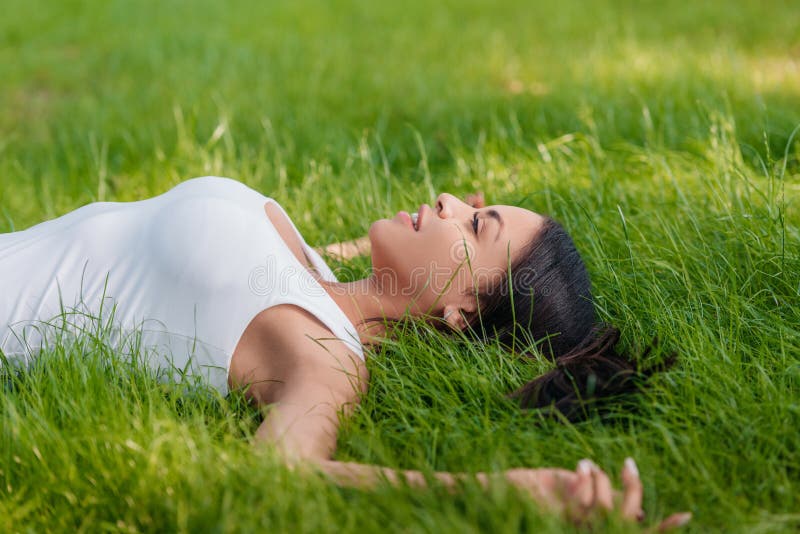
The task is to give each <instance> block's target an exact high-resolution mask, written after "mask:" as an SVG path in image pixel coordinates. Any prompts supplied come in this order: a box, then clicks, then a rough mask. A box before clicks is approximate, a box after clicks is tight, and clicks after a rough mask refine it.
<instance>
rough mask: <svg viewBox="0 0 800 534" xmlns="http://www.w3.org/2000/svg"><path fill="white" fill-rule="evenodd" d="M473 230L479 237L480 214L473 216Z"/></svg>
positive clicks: (476, 213)
mask: <svg viewBox="0 0 800 534" xmlns="http://www.w3.org/2000/svg"><path fill="white" fill-rule="evenodd" d="M472 229H473V230H474V231H475V235H478V212H477V211H476V212H475V213H473V214H472Z"/></svg>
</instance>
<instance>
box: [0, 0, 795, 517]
mask: <svg viewBox="0 0 800 534" xmlns="http://www.w3.org/2000/svg"><path fill="white" fill-rule="evenodd" d="M1 5H2V13H3V15H2V17H0V80H1V81H0V110H2V112H1V113H0V232H9V231H12V230H21V229H24V228H27V227H29V226H31V225H33V224H35V223H37V222H40V221H43V220H46V219H50V218H53V217H56V216H59V215H61V214H64V213H66V212H68V211H70V210H72V209H75V208H77V207H79V206H81V205H83V204H86V203H88V202H92V201H98V200H119V201H128V200H137V199H142V198H146V197H148V196H152V195H156V194H159V193H161V192H164V191H166V190H167V189H169V188H170V187H172V186H174V185H175V184H177V183H179V182H181V181H182V180H185V179H188V178H191V177H195V176H202V175H219V176H228V177H231V178H235V179H237V180H240V181H242V182H244V183H246V184H248V185H250V186H251V187H254V188H257V189H259V190H261V191H263V192H265V194H268V195H269V196H272V197H274V198H276V199H277V200H278V201H279V202H280V203H281V204H282V205H283V206H284V207H285V208H286V209H287V211H288V213H289V214H290V215H292V216H293V217H294V220H295V222H296V224H297V225H298V227H299V228H300V230H301V231H302V232H303V234H304V236H305V237H306V239H307V241H309V242H310V243H315V244H323V243H326V242H329V241H332V240H334V239H339V240H341V239H344V238H350V237H355V236H359V235H363V234H364V233H365V232H366V230H367V229H368V227H369V224H370V222H371V221H373V220H375V219H376V218H381V217H385V216H387V215H389V214H392V213H394V212H396V210H398V209H408V208H409V207H410V206H417V205H418V204H419V203H420V202H430V201H431V200H432V199H433V198H434V195H435V193H438V192H441V191H449V192H452V193H454V194H459V195H463V194H466V193H468V192H471V191H475V190H482V191H484V192H485V193H486V197H487V200H488V201H489V202H490V203H499V204H517V205H521V206H523V207H527V208H530V209H533V210H537V211H540V212H544V213H548V214H550V215H552V216H553V217H555V218H556V219H557V220H559V221H561V222H562V223H563V224H564V225H565V226H566V228H567V229H568V230H569V231H570V232H571V234H572V235H573V236H574V238H575V241H576V244H577V245H578V248H579V250H580V251H581V252H582V254H583V255H584V258H585V260H586V262H587V265H588V266H589V270H590V272H591V275H592V279H593V284H594V292H595V297H596V302H597V305H598V309H599V313H600V315H601V317H602V318H603V319H604V320H606V321H609V322H612V323H614V324H616V325H617V326H619V327H620V328H621V329H622V331H623V341H622V344H623V346H624V347H626V348H629V349H630V350H631V351H632V352H634V353H640V352H642V350H643V348H644V347H646V346H647V344H648V343H649V342H650V340H651V339H652V338H653V337H654V336H657V337H658V339H659V341H660V344H659V347H660V349H661V350H659V351H656V353H655V354H654V355H653V356H652V359H653V361H657V360H658V359H659V358H661V357H663V354H664V352H666V351H675V352H676V353H677V355H678V363H677V365H676V366H675V367H674V368H673V369H672V370H670V371H668V372H666V373H664V374H662V375H660V376H659V377H658V378H657V379H656V380H655V381H654V382H653V383H652V384H651V387H650V389H649V390H648V391H647V392H646V393H645V394H644V395H641V396H640V397H639V398H638V399H637V400H636V401H635V402H633V403H631V402H628V403H625V404H620V405H618V406H617V407H615V408H614V409H613V410H612V411H611V412H610V413H609V414H606V415H605V416H603V417H601V416H599V415H595V416H593V417H590V418H589V419H588V420H587V421H585V422H582V423H578V424H575V425H570V424H566V423H564V422H560V421H557V420H552V419H549V418H545V417H542V416H541V415H540V414H537V413H533V412H523V411H521V410H519V409H518V408H516V407H515V406H514V405H513V404H512V403H511V402H509V401H508V400H506V399H505V398H504V394H505V393H507V392H509V391H511V390H512V389H513V388H515V387H516V386H518V385H520V384H522V383H523V382H524V381H525V380H528V379H530V378H532V377H534V376H536V375H537V374H539V373H541V372H542V371H543V370H544V369H546V368H547V367H548V364H547V363H546V362H540V361H533V360H523V359H522V358H520V357H517V356H513V355H510V354H507V353H504V352H503V351H502V350H500V349H499V348H497V347H492V346H489V347H479V346H474V345H473V346H465V345H464V344H462V343H459V342H457V341H454V340H450V339H445V338H442V337H441V336H439V335H437V334H435V333H433V332H429V331H427V330H426V329H424V328H410V329H408V330H407V331H405V332H403V333H402V335H400V336H399V337H398V338H397V339H395V340H394V341H393V342H392V343H390V344H386V345H384V346H383V347H382V348H381V349H380V350H375V351H371V352H370V353H369V354H368V365H369V368H370V371H371V374H372V381H371V388H370V391H369V393H368V395H367V396H366V398H365V399H364V400H363V403H362V405H361V407H360V408H359V410H358V411H357V412H356V413H355V415H354V416H353V417H352V418H351V419H350V420H348V421H347V422H346V424H345V425H344V427H343V430H342V432H341V433H340V436H339V443H338V451H337V456H336V457H337V458H338V459H342V460H351V461H358V462H365V463H378V464H382V465H388V466H393V467H402V468H409V469H421V470H425V471H433V470H449V471H463V472H475V471H495V470H501V469H505V468H510V467H519V466H531V467H535V466H560V467H566V468H570V469H572V468H574V466H575V464H576V462H577V461H578V460H579V459H581V458H584V457H591V458H593V459H594V460H595V461H596V462H597V463H598V464H600V465H601V466H602V467H603V468H605V469H607V470H608V471H609V472H610V473H611V474H612V477H613V478H614V480H615V481H616V483H619V473H618V471H619V467H621V465H622V460H623V458H624V457H625V456H629V455H630V456H633V457H635V458H636V460H637V461H638V463H639V468H640V470H641V472H642V478H643V482H644V484H645V510H646V511H647V514H648V522H650V523H652V522H654V521H656V520H657V519H659V518H663V517H665V516H666V515H668V514H669V513H672V512H676V511H682V510H689V511H691V512H693V513H694V520H693V522H692V523H691V525H690V527H689V529H688V530H690V531H698V532H707V531H725V532H781V531H796V529H797V528H799V527H800V432H799V431H798V430H800V246H799V245H798V243H800V212H798V200H800V133H798V132H797V130H795V128H796V127H798V125H800V32H798V28H800V6H798V5H797V2H796V1H791V0H787V1H784V2H781V1H756V0H753V1H727V2H725V1H722V0H713V1H704V2H692V3H687V2H678V1H663V2H634V1H613V2H612V1H598V2H580V1H578V0H562V1H560V2H550V1H548V2H531V1H522V0H520V1H513V0H509V1H498V2H488V1H487V2H476V1H458V2H456V1H448V2H440V3H435V4H434V3H430V2H421V1H417V0H411V1H408V2H403V3H396V4H395V3H389V2H368V1H335V2H322V1H319V2H315V1H307V0H300V1H292V2H290V1H282V0H281V1H271V2H254V1H249V2H247V1H244V0H229V1H227V2H211V1H208V0H196V1H194V2H188V1H179V0H166V1H162V2H152V1H142V2H133V1H124V0H111V1H108V2H100V1H97V0H95V1H81V0H62V1H59V2H55V1H52V0H51V1H39V0H25V1H23V0H3V1H2V4H1ZM334 264H335V265H336V266H337V267H339V268H340V269H341V271H342V272H343V273H344V276H346V277H355V276H359V275H361V274H363V273H365V272H367V271H368V269H369V262H368V260H367V259H363V258H362V259H358V260H354V261H352V262H348V263H346V264H338V263H335V262H334ZM1 284H2V281H0V298H2V286H1ZM106 326H107V325H102V324H98V325H97V329H96V331H94V332H87V335H85V336H84V337H82V338H80V339H79V340H77V341H76V342H74V343H64V344H62V345H59V346H56V347H55V348H54V349H53V350H52V351H49V352H48V353H46V354H44V355H42V357H41V358H40V360H39V361H37V363H36V364H35V365H33V366H32V367H31V368H30V370H29V371H28V372H26V373H24V374H22V375H20V376H12V375H9V374H5V375H3V376H0V378H1V379H2V382H3V384H4V387H3V389H2V390H0V530H3V531H30V532H40V531H90V532H94V531H114V532H117V531H119V532H135V531H152V530H158V531H181V532H195V531H215V532H228V531H270V532H275V531H298V532H311V531H313V532H317V531H346V532H353V531H368V532H372V531H382V532H463V531H466V532H471V531H490V532H516V531H544V532H560V531H563V530H568V529H570V528H572V527H571V526H570V525H569V524H567V523H564V522H562V521H561V520H560V519H559V518H557V517H553V516H551V515H548V514H546V513H542V512H540V511H539V510H538V509H537V508H536V506H535V505H534V504H533V503H532V502H531V501H530V500H529V499H526V498H525V497H524V496H523V495H519V494H517V493H515V492H514V491H512V489H511V488H509V487H507V486H503V485H496V486H495V487H493V488H492V489H491V490H490V491H489V492H488V493H486V492H483V491H481V490H480V488H479V487H478V486H477V485H476V484H470V483H467V484H465V487H464V488H463V492H461V493H460V494H458V495H449V494H447V492H446V491H445V490H443V489H442V488H433V489H431V490H430V491H422V492H421V491H417V490H412V489H409V488H392V487H388V486H387V487H381V488H379V489H378V490H376V491H373V492H366V491H356V490H344V489H340V488H338V487H337V486H335V485H333V484H331V483H329V482H327V481H326V480H325V479H324V478H322V477H313V476H301V475H299V474H297V473H294V472H292V471H289V470H288V469H286V468H284V467H283V466H282V465H281V463H280V461H279V460H278V459H276V458H275V456H274V454H273V453H272V451H270V450H269V449H265V448H262V449H256V448H254V447H253V446H252V445H251V443H250V438H251V436H252V434H253V432H254V430H255V428H256V426H257V424H258V419H259V414H258V413H257V412H255V411H254V410H252V409H250V408H248V407H246V406H245V405H244V404H243V402H242V399H241V398H238V397H231V398H228V399H221V398H216V397H214V396H212V395H208V394H206V393H207V392H203V391H202V390H188V391H187V390H186V389H185V388H182V387H181V386H179V385H175V384H162V383H159V382H157V381H156V380H154V379H153V377H152V376H151V375H150V374H148V373H147V372H145V371H144V370H142V369H138V370H137V369H134V370H133V371H126V370H125V369H122V367H124V366H123V365H122V364H119V365H117V364H115V365H108V362H109V361H111V362H114V361H115V358H114V355H113V354H110V353H109V347H108V346H107V345H106V344H104V333H105V332H106ZM648 361H649V360H648ZM604 526H605V527H607V528H608V530H611V531H627V530H635V529H632V528H631V527H629V526H626V525H624V524H622V523H620V522H619V521H618V520H616V519H615V518H613V517H612V518H609V519H608V520H607V522H606V523H605V524H604Z"/></svg>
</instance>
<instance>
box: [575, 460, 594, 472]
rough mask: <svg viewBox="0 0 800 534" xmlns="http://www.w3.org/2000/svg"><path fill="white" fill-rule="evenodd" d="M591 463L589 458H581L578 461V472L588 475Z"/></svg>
mask: <svg viewBox="0 0 800 534" xmlns="http://www.w3.org/2000/svg"><path fill="white" fill-rule="evenodd" d="M593 465H594V464H593V463H592V461H591V460H581V461H580V462H578V472H579V473H580V474H582V475H588V474H590V473H591V472H592V466H593Z"/></svg>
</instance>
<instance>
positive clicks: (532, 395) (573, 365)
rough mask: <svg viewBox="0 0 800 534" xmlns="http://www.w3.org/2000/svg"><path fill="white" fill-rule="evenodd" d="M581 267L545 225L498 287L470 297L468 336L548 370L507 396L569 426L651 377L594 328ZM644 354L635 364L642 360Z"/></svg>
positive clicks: (613, 338) (612, 337) (610, 333)
mask: <svg viewBox="0 0 800 534" xmlns="http://www.w3.org/2000/svg"><path fill="white" fill-rule="evenodd" d="M591 289H592V288H591V282H590V280H589V274H588V272H587V270H586V266H585V264H584V263H583V260H582V259H581V257H580V254H579V253H578V250H577V249H576V248H575V244H574V243H573V241H572V238H571V237H570V236H569V234H568V233H567V232H566V231H565V230H564V228H563V227H562V226H561V225H560V224H559V223H557V222H556V221H555V220H553V219H551V218H547V219H546V220H545V223H544V225H543V227H542V228H541V230H540V231H539V232H537V235H536V236H535V237H534V239H533V240H532V241H531V242H530V244H529V245H528V246H527V247H526V248H525V249H523V250H522V251H521V253H520V254H519V255H518V257H517V258H516V260H515V261H514V262H513V263H512V264H511V265H510V266H509V269H508V272H507V273H506V275H505V276H504V277H503V280H501V281H500V282H499V283H497V284H496V285H494V286H493V287H490V288H488V289H487V290H486V291H484V292H483V293H482V294H479V295H478V302H479V312H478V313H477V314H476V315H475V316H474V317H473V318H472V319H471V321H470V323H469V329H470V330H471V331H472V332H473V333H475V334H476V335H478V336H479V337H481V338H484V339H487V340H489V339H497V340H499V341H500V343H501V344H502V345H504V346H506V347H509V348H511V349H512V350H518V349H519V350H520V351H521V352H523V353H525V354H527V355H532V354H533V353H535V352H537V351H538V352H541V353H542V354H544V355H546V356H547V357H549V358H550V359H552V360H553V361H554V362H555V364H556V367H555V368H554V369H552V370H551V371H549V372H547V373H545V374H544V375H542V376H540V377H538V378H536V379H534V380H532V381H531V382H529V383H527V384H525V385H524V386H522V387H521V388H519V389H518V390H516V391H514V392H512V393H511V394H510V397H512V398H514V399H517V400H518V401H519V403H520V405H521V406H522V407H523V408H547V407H552V408H553V409H555V410H556V411H557V412H559V413H560V414H562V415H563V416H564V417H566V418H567V419H569V420H571V421H576V420H579V419H582V418H584V417H585V416H586V414H587V410H586V407H587V406H589V405H594V406H598V407H599V406H602V404H603V401H605V400H608V399H610V398H613V397H617V396H619V395H622V394H625V393H630V392H633V391H636V390H638V389H639V388H641V386H642V385H643V384H644V380H643V379H646V378H647V377H648V376H650V375H651V374H652V373H653V372H654V371H655V370H658V369H662V368H665V367H666V366H668V365H670V364H671V361H672V359H669V361H668V362H666V363H665V364H662V365H661V366H660V367H659V368H650V369H644V368H642V367H640V366H639V365H638V364H637V363H636V362H635V361H634V360H632V359H631V358H630V357H629V356H628V355H626V354H620V353H619V352H617V350H616V348H615V346H616V344H617V341H618V340H619V336H620V332H619V330H618V329H617V328H614V327H613V326H610V325H605V324H598V323H597V320H596V314H595V309H594V302H593V300H592V290H591ZM649 351H650V349H649V348H648V349H647V351H645V353H644V354H643V355H642V356H641V357H640V359H642V358H643V357H644V356H646V355H647V353H648V352H649Z"/></svg>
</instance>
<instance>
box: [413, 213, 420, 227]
mask: <svg viewBox="0 0 800 534" xmlns="http://www.w3.org/2000/svg"><path fill="white" fill-rule="evenodd" d="M418 219H419V213H412V214H411V222H412V224H413V225H414V230H419V228H417V220H418Z"/></svg>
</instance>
